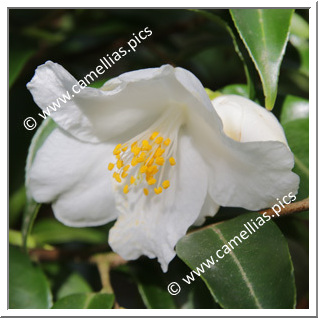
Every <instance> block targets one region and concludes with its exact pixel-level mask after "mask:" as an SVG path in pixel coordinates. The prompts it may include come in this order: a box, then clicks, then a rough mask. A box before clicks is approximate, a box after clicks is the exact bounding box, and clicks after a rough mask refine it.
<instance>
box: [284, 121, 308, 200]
mask: <svg viewBox="0 0 318 318" xmlns="http://www.w3.org/2000/svg"><path fill="white" fill-rule="evenodd" d="M283 127H284V130H285V135H286V138H287V141H288V145H289V147H290V149H291V151H292V152H293V154H294V157H295V167H294V169H293V171H294V172H295V173H297V174H298V175H299V176H300V186H299V190H298V194H297V200H302V199H305V198H307V197H308V196H309V119H308V118H303V119H296V120H293V121H289V122H286V123H284V124H283Z"/></svg>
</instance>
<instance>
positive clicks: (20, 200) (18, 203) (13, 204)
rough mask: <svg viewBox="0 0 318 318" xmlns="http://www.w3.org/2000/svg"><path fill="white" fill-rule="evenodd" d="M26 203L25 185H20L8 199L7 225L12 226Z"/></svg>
mask: <svg viewBox="0 0 318 318" xmlns="http://www.w3.org/2000/svg"><path fill="white" fill-rule="evenodd" d="M25 203H26V194H25V187H24V186H22V187H21V188H20V189H19V190H18V191H16V192H15V193H14V194H13V195H12V196H10V199H9V225H10V226H13V225H14V224H15V223H16V222H17V220H18V219H19V217H20V215H21V213H22V211H23V208H24V206H25Z"/></svg>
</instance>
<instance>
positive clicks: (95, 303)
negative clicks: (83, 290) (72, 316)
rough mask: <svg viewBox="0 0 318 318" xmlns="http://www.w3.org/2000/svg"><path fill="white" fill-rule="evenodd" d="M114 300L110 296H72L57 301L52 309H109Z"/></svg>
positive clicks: (92, 294) (112, 296)
mask: <svg viewBox="0 0 318 318" xmlns="http://www.w3.org/2000/svg"><path fill="white" fill-rule="evenodd" d="M114 300H115V297H114V295H112V294H94V293H90V294H73V295H69V296H66V297H64V298H61V299H60V300H58V301H57V302H56V303H55V304H54V305H53V307H52V309H111V308H112V307H113V305H114Z"/></svg>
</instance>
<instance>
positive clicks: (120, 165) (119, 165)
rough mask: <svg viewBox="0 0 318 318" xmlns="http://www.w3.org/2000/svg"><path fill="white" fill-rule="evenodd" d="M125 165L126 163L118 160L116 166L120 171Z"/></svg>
mask: <svg viewBox="0 0 318 318" xmlns="http://www.w3.org/2000/svg"><path fill="white" fill-rule="evenodd" d="M123 165H124V162H123V161H122V160H118V161H117V162H116V166H117V168H118V169H120V168H121V167H122V166H123Z"/></svg>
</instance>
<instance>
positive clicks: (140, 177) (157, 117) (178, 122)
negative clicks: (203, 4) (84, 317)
mask: <svg viewBox="0 0 318 318" xmlns="http://www.w3.org/2000/svg"><path fill="white" fill-rule="evenodd" d="M76 84H77V81H76V79H75V78H74V77H73V76H71V75H70V74H69V73H68V72H67V71H66V70H65V69H64V68H63V67H62V66H60V65H58V64H55V63H52V62H50V61H49V62H46V63H45V64H44V65H41V66H39V67H38V68H37V70H36V72H35V75H34V77H33V79H32V80H31V82H30V83H28V85H27V87H28V89H29V90H30V91H31V93H32V95H33V98H34V101H35V102H36V103H37V104H38V106H40V107H41V108H42V109H44V110H45V109H46V107H47V106H48V105H49V104H51V103H52V102H53V101H54V100H55V99H57V98H58V97H60V96H62V94H64V93H65V92H66V91H69V92H71V89H72V87H73V86H74V85H76ZM51 116H52V118H53V119H54V121H55V122H56V123H57V125H58V128H56V129H55V130H54V131H53V132H52V133H51V134H50V135H49V137H48V138H47V139H46V141H45V142H44V144H43V145H42V147H41V148H40V149H39V150H38V152H37V154H36V157H35V159H34V162H33V164H32V166H31V168H30V169H29V170H28V171H27V175H26V184H27V188H28V191H29V193H30V195H31V196H32V197H33V198H34V199H35V200H36V201H37V202H47V203H48V202H52V208H53V211H54V213H55V216H56V218H57V219H58V220H60V221H61V222H62V223H64V224H66V225H68V226H75V227H83V226H97V225H102V224H105V223H107V222H110V221H112V220H115V219H117V222H116V223H115V225H114V227H113V228H112V229H111V231H110V235H109V244H110V246H111V247H112V249H113V250H114V251H115V252H117V253H118V254H119V255H121V256H122V257H123V258H125V259H127V260H133V259H137V258H138V257H139V256H141V255H147V256H148V257H150V258H154V257H157V258H158V260H159V262H160V263H161V266H162V269H163V271H167V268H168V264H169V262H170V261H171V260H172V258H173V257H174V256H175V251H174V246H175V245H176V243H177V241H178V240H179V239H180V238H181V237H182V236H183V235H185V233H186V231H187V229H188V228H189V226H191V225H193V224H202V222H203V221H204V219H205V217H206V216H213V215H215V213H216V212H217V211H218V208H219V206H220V205H221V206H231V207H243V208H246V209H249V210H259V209H262V208H266V207H270V206H272V205H273V204H275V203H277V200H276V199H277V198H281V197H283V196H284V195H286V194H288V193H290V192H292V193H293V194H296V193H297V189H298V184H299V177H298V176H297V175H296V174H294V173H293V172H291V169H292V168H293V165H294V159H293V155H292V153H291V151H290V150H289V148H288V146H287V142H286V139H285V135H284V132H283V129H282V127H281V126H280V124H279V122H278V121H277V119H276V118H275V117H274V115H272V114H271V113H270V112H268V111H267V110H265V109H264V108H262V107H260V106H258V105H257V104H255V103H254V102H251V101H250V100H248V99H246V98H243V97H239V96H234V95H230V96H226V95H225V96H221V97H218V98H216V99H215V100H213V105H212V103H211V101H210V99H209V97H208V96H207V94H206V92H205V90H204V88H203V86H202V85H201V83H200V81H199V80H198V79H197V78H196V77H195V76H194V75H193V74H192V73H190V72H189V71H187V70H185V69H182V68H178V67H177V68H173V67H172V66H170V65H164V66H162V67H160V68H150V69H144V70H139V71H134V72H129V73H125V74H122V75H120V76H119V77H117V78H115V79H112V80H110V81H107V82H106V83H105V84H104V86H103V87H102V88H100V89H95V88H89V87H87V88H85V89H83V91H81V92H80V93H79V94H77V95H75V96H74V98H73V99H72V100H71V101H69V102H67V104H65V105H61V108H60V109H59V110H58V111H56V112H52V113H51ZM222 122H223V124H222Z"/></svg>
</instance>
